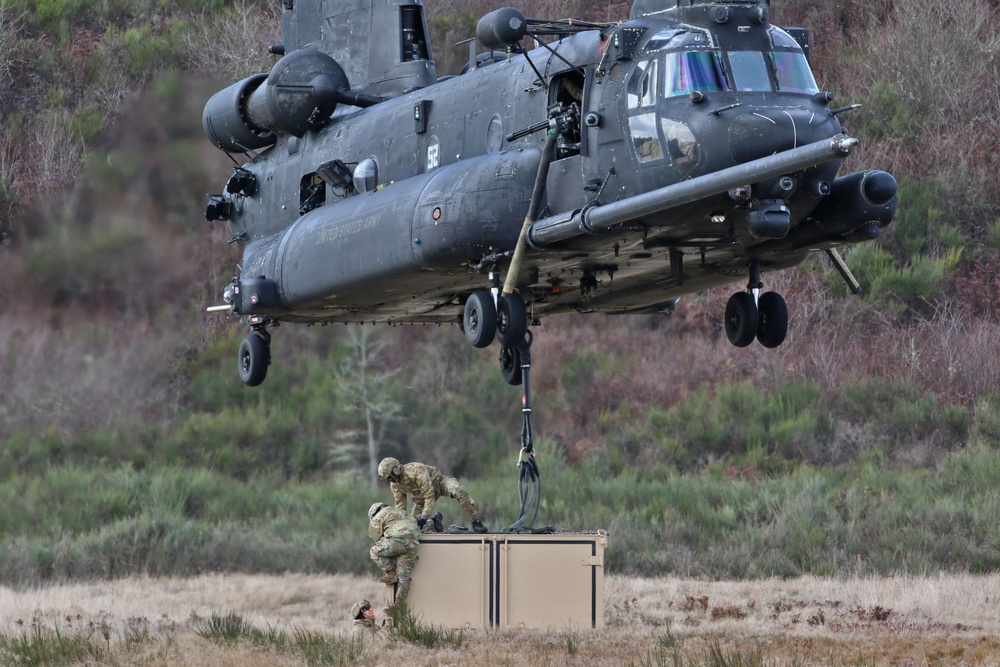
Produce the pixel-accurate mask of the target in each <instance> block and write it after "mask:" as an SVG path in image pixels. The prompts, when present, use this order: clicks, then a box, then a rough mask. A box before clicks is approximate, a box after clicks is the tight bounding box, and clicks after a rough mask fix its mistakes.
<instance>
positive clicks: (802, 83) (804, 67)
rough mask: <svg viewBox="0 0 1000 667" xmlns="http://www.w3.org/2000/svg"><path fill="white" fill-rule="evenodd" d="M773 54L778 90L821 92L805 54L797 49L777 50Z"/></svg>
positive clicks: (787, 91)
mask: <svg viewBox="0 0 1000 667" xmlns="http://www.w3.org/2000/svg"><path fill="white" fill-rule="evenodd" d="M772 56H773V58H774V74H775V77H776V78H777V81H778V90H781V91H784V92H786V93H808V94H810V95H812V94H813V93H818V92H819V86H817V85H816V79H814V78H813V75H812V71H811V70H810V69H809V63H808V62H806V57H805V56H804V55H803V54H801V53H799V52H797V51H775V52H774V53H773V54H772Z"/></svg>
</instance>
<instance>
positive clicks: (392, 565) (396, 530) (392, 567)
mask: <svg viewBox="0 0 1000 667" xmlns="http://www.w3.org/2000/svg"><path fill="white" fill-rule="evenodd" d="M368 535H369V536H370V537H371V538H372V539H373V540H374V541H375V544H374V546H372V549H371V556H372V560H373V561H375V564H376V565H378V566H379V567H380V568H381V569H382V572H383V573H384V574H383V575H382V578H381V579H379V581H381V582H382V583H384V584H391V583H393V582H397V581H398V582H399V588H398V589H397V590H396V604H397V605H398V604H399V603H401V602H402V601H403V600H405V599H406V596H407V594H408V593H409V592H410V573H411V572H412V571H413V566H414V565H415V564H416V562H417V546H418V545H419V540H420V528H418V527H417V522H416V521H415V520H414V519H413V517H411V516H410V515H409V514H407V513H406V512H401V511H400V510H397V509H393V508H392V507H389V506H388V505H386V504H385V503H375V504H373V505H372V506H371V507H370V508H369V509H368Z"/></svg>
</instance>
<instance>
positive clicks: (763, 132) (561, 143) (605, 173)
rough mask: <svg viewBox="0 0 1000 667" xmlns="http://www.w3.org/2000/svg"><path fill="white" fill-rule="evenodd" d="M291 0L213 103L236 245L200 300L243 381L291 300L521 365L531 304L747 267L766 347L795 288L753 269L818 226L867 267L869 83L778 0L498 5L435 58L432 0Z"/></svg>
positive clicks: (779, 264)
mask: <svg viewBox="0 0 1000 667" xmlns="http://www.w3.org/2000/svg"><path fill="white" fill-rule="evenodd" d="M281 1H282V40H283V41H282V44H278V45H274V46H272V47H271V48H270V50H271V52H272V53H274V54H275V55H276V56H279V59H278V60H277V62H276V63H275V64H274V66H273V68H272V69H271V70H270V72H269V73H261V74H257V75H254V76H251V77H248V78H246V79H244V80H242V81H239V82H237V83H235V84H233V85H231V86H229V87H227V88H225V89H223V90H221V91H219V92H218V93H216V94H215V95H214V96H212V97H211V98H210V99H209V101H208V102H207V104H206V105H205V108H204V113H203V117H202V121H203V126H204V130H205V133H206V136H207V137H208V138H209V140H210V141H211V142H212V143H213V144H214V145H215V146H217V147H218V148H220V149H221V150H223V151H225V152H226V153H227V154H228V155H229V156H230V157H231V158H232V159H233V162H234V165H235V166H234V168H233V172H232V175H231V177H230V178H229V180H228V182H227V183H226V184H225V188H224V192H222V193H220V194H213V195H209V203H208V207H207V209H206V212H205V217H206V218H207V219H208V220H209V221H223V222H225V223H226V224H228V226H229V229H230V231H231V232H232V238H231V240H230V243H237V244H238V245H239V247H240V249H241V250H242V253H243V255H242V261H241V262H240V264H239V265H238V267H237V268H238V272H237V275H235V276H234V277H233V279H232V281H231V282H230V283H229V284H227V285H225V286H224V288H223V300H224V302H225V304H224V305H218V306H211V307H209V311H213V312H216V311H218V312H223V311H225V312H230V313H233V314H235V315H237V316H239V317H240V318H243V319H244V320H245V322H246V324H247V326H248V328H249V331H248V333H247V335H246V337H245V338H244V339H243V340H242V342H241V343H240V346H239V352H238V370H239V375H240V378H241V380H242V381H243V382H244V383H245V384H246V385H249V386H256V385H259V384H261V383H262V382H263V381H264V379H265V377H266V374H267V369H268V366H269V365H270V363H271V352H270V340H271V334H270V330H269V329H271V328H273V327H275V326H277V325H279V324H280V323H282V322H288V323H334V322H345V323H389V324H396V323H439V324H440V323H446V324H457V325H458V326H459V327H460V328H461V330H462V331H463V332H464V335H465V337H466V339H467V341H468V342H469V343H470V344H471V345H473V346H475V347H477V348H486V347H489V346H491V345H492V344H493V343H494V342H495V341H496V342H498V343H499V349H500V353H499V362H500V370H501V374H502V376H503V378H504V380H505V381H506V382H508V383H509V384H512V385H518V384H521V383H522V382H524V381H526V379H527V378H526V377H525V375H526V370H522V369H526V368H527V365H528V364H527V361H528V359H529V354H528V347H529V346H530V341H531V337H532V331H531V330H530V329H529V327H532V326H538V325H540V322H541V318H542V317H544V316H547V315H550V314H557V313H574V312H575V313H606V314H629V313H640V314H649V313H662V314H670V312H671V311H672V310H673V309H674V306H675V304H676V302H677V300H678V298H679V297H681V296H683V295H686V294H691V293H695V292H698V291H702V290H706V289H709V288H712V287H717V286H720V285H725V284H730V283H733V282H738V281H742V280H746V281H747V282H746V288H745V289H741V290H739V291H736V292H735V293H734V294H733V295H732V297H731V298H730V299H729V301H728V302H727V304H726V307H725V313H724V319H723V322H724V328H725V332H726V336H727V338H728V339H729V341H730V342H731V343H732V344H733V345H736V346H740V347H745V346H747V345H750V344H752V343H753V342H754V341H755V340H756V341H757V342H758V343H759V344H761V345H763V346H765V347H768V348H775V347H777V346H779V345H781V344H782V342H783V341H784V340H785V337H786V334H787V331H788V309H787V306H786V303H785V300H784V298H783V297H782V296H781V295H780V294H779V293H777V292H774V291H763V290H764V282H763V277H764V275H766V274H767V273H768V272H773V271H778V270H781V269H785V268H789V267H793V266H796V265H798V264H800V263H801V262H803V261H804V260H805V259H806V257H808V256H809V254H810V253H812V252H824V253H826V254H827V255H828V256H829V258H830V260H831V261H832V264H833V266H834V268H835V269H836V270H837V271H838V272H839V273H840V274H841V276H842V277H843V278H844V280H845V281H847V283H848V285H849V286H850V288H851V289H852V290H853V291H855V292H858V291H860V286H859V284H858V282H857V280H856V279H855V278H854V276H853V275H851V272H850V271H849V269H848V267H847V265H846V263H845V262H844V260H843V259H842V258H841V256H840V255H839V253H838V250H837V249H838V248H839V247H841V246H844V245H848V244H853V243H860V242H865V241H870V240H873V239H876V238H878V237H879V235H880V233H881V230H882V229H883V228H885V227H886V226H887V225H888V224H889V223H890V222H891V221H892V218H893V216H894V215H895V210H896V189H897V186H896V181H895V179H894V178H893V176H892V175H890V174H889V173H887V172H885V171H881V170H877V169H866V170H862V171H858V172H855V173H851V174H847V175H843V176H838V171H839V169H840V165H841V162H842V160H843V159H844V158H846V157H847V156H848V155H850V154H851V152H852V151H853V150H854V149H855V148H856V146H857V145H858V143H859V142H858V140H857V139H856V138H853V137H851V136H849V135H848V134H847V131H846V129H845V128H844V126H843V125H842V123H841V120H840V117H841V114H843V113H845V112H847V111H850V110H852V109H855V108H857V107H858V106H860V104H850V105H847V106H841V107H836V106H835V105H834V104H833V102H834V95H833V93H831V92H828V91H824V90H822V89H821V88H820V87H819V86H818V85H817V83H816V81H815V78H814V76H813V74H812V71H811V68H810V64H809V46H810V34H809V31H808V30H807V29H804V28H797V27H785V28H782V27H779V26H777V25H774V24H772V23H771V20H770V3H769V1H768V0H635V2H634V3H633V5H632V7H631V11H630V16H629V17H628V19H623V20H621V21H617V22H609V23H591V22H581V21H576V20H571V19H566V20H546V19H534V18H527V17H526V16H525V15H524V14H523V13H522V12H521V11H519V10H518V9H515V8H512V7H503V8H500V9H496V10H494V11H491V12H489V13H488V14H486V15H485V16H483V17H482V18H481V19H480V21H479V22H478V25H477V28H476V38H475V39H472V40H467V42H468V47H469V60H468V63H467V64H466V66H465V68H464V69H463V70H462V72H461V74H458V75H451V76H440V77H439V76H438V75H437V73H436V69H435V63H434V59H433V57H432V54H431V48H430V43H429V40H428V28H427V21H426V18H425V16H424V12H423V9H424V8H423V4H422V2H421V0H281ZM529 47H530V48H529ZM234 156H241V157H242V158H243V159H242V160H237V159H236V157H234ZM525 384H526V382H525Z"/></svg>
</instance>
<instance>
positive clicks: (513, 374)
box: [500, 345, 523, 387]
mask: <svg viewBox="0 0 1000 667" xmlns="http://www.w3.org/2000/svg"><path fill="white" fill-rule="evenodd" d="M500 375H502V376H503V381H504V382H506V383H507V384H509V385H513V386H515V387H516V386H518V385H520V384H521V382H522V379H523V378H522V374H521V351H520V349H519V348H518V346H517V345H515V346H513V347H507V346H504V347H501V348H500Z"/></svg>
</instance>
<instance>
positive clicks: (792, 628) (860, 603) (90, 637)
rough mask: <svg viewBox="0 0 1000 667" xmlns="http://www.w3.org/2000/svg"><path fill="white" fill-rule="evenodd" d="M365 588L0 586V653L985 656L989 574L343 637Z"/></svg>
mask: <svg viewBox="0 0 1000 667" xmlns="http://www.w3.org/2000/svg"><path fill="white" fill-rule="evenodd" d="M381 589H382V586H381V585H380V584H378V583H376V581H375V580H374V577H362V576H355V575H330V576H307V575H297V574H289V575H286V576H260V575H225V576H223V575H208V576H201V577H196V578H189V579H156V578H131V579H126V580H119V581H111V582H98V583H87V584H81V583H73V584H63V585H55V586H47V587H44V588H37V589H30V590H12V589H9V588H0V664H5V665H6V664H10V665H13V664H17V665H27V664H37V665H55V664H67V665H72V664H90V665H94V664H114V665H171V666H181V667H186V666H192V667H193V666H196V665H197V666H200V667H205V666H210V667H214V666H223V665H232V666H234V667H235V666H237V665H239V666H247V667H256V666H261V667H262V666H264V665H340V664H343V665H347V664H369V663H370V664H397V665H398V664H405V665H468V664H478V665H510V666H512V667H514V666H521V665H525V666H527V665H636V666H639V665H673V666H676V665H716V666H733V667H735V666H743V665H802V666H805V665H824V666H830V665H907V666H909V665H913V666H916V665H1000V613H998V609H1000V575H991V576H968V575H953V576H940V577H911V576H899V577H889V578H878V579H847V580H835V579H819V578H800V579H792V580H778V579H770V580H756V581H743V582H709V581H696V580H683V579H640V578H633V577H622V576H615V575H609V576H607V577H606V578H605V587H604V590H605V610H604V618H605V627H604V628H603V629H600V630H593V629H589V628H588V629H580V628H557V629H547V630H539V629H503V630H497V629H491V630H482V629H463V630H458V631H446V630H445V629H443V628H437V629H435V628H431V630H432V632H430V633H425V634H424V635H423V641H421V642H415V641H413V640H412V639H411V638H403V637H399V636H396V637H391V638H390V640H389V641H388V642H387V643H385V644H381V645H376V646H371V645H366V646H364V647H359V646H358V645H356V644H352V643H351V641H350V630H351V622H350V620H349V619H348V618H347V617H348V615H349V614H348V611H347V610H348V609H349V607H350V605H351V604H352V603H353V602H354V601H356V600H357V599H359V598H362V597H366V598H369V599H372V600H377V599H380V597H381V592H382V591H381ZM223 618H229V619H231V620H232V619H237V620H238V625H239V626H240V628H241V629H240V631H239V632H235V633H231V634H229V633H227V632H226V631H225V630H224V629H223V630H220V629H219V623H218V621H220V619H223ZM433 630H439V632H433Z"/></svg>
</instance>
